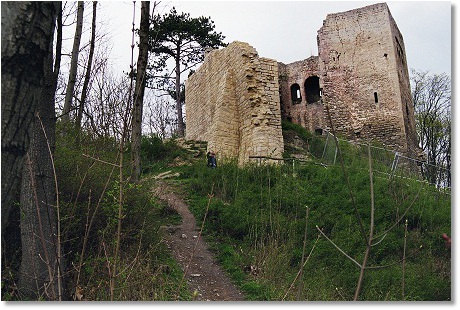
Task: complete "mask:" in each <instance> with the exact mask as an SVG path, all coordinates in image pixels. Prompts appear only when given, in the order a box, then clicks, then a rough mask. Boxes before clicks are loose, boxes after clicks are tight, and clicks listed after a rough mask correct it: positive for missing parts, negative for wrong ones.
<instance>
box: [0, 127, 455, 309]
mask: <svg viewBox="0 0 460 310" xmlns="http://www.w3.org/2000/svg"><path fill="white" fill-rule="evenodd" d="M284 135H285V138H286V137H291V138H292V139H293V141H297V142H296V143H295V145H296V146H295V147H291V148H290V149H289V150H288V152H286V153H285V160H284V161H285V163H286V164H280V165H265V164H258V163H257V162H254V163H253V164H249V165H247V166H245V167H238V166H237V165H236V163H233V162H227V163H223V162H220V161H219V162H218V167H217V168H216V169H210V168H208V167H207V166H206V157H205V144H203V143H198V142H196V143H195V142H187V143H185V142H184V141H180V140H170V141H161V140H160V139H158V138H149V137H145V138H144V139H143V144H142V152H143V153H142V156H143V180H142V182H141V183H139V184H137V185H134V184H129V183H126V184H124V186H123V188H122V192H123V213H122V215H123V217H122V233H121V236H120V238H121V247H120V259H119V260H115V257H116V256H115V250H116V248H115V244H116V243H115V238H116V236H117V234H116V230H117V228H116V223H117V218H118V216H117V210H118V207H119V205H118V204H119V203H118V201H119V193H120V186H119V183H118V182H117V180H118V174H119V170H118V169H114V167H115V166H114V165H111V164H109V163H112V162H116V161H117V153H116V151H115V149H116V148H115V147H114V145H115V141H111V140H101V139H98V138H92V137H89V136H88V137H85V138H84V143H82V145H84V147H76V146H75V144H74V143H73V142H72V141H67V140H65V139H64V138H62V136H60V135H59V134H58V135H57V137H58V141H57V149H56V160H55V162H56V169H57V174H58V180H59V188H60V211H61V227H63V230H62V240H65V242H64V244H63V245H64V252H65V253H66V263H67V267H66V268H67V273H66V277H67V280H68V287H67V290H68V294H69V299H74V300H110V298H111V296H110V295H109V292H110V291H109V288H110V285H111V283H114V297H113V298H114V300H144V301H145V300H149V301H162V300H202V299H209V297H206V296H204V297H203V295H201V297H200V295H199V294H200V293H197V294H195V291H194V290H193V289H192V288H193V285H192V283H191V281H188V280H187V281H184V265H183V264H182V263H181V262H180V261H179V260H178V259H177V256H175V255H174V253H173V252H172V250H171V247H169V248H168V242H167V236H168V227H177V225H181V223H182V221H183V220H184V218H183V217H181V216H180V215H179V214H178V213H177V210H174V208H172V207H171V205H170V204H169V203H168V202H167V201H165V200H164V199H160V198H161V197H160V196H159V195H157V194H155V192H154V188H156V187H157V185H158V184H160V183H162V184H166V185H168V187H169V188H171V189H174V192H173V193H174V195H175V196H176V197H179V198H180V200H181V201H182V203H184V206H188V208H189V210H190V211H191V212H192V213H193V215H194V217H195V219H196V223H195V224H196V227H199V228H200V229H199V231H198V230H195V232H196V234H194V235H193V236H191V237H190V236H188V238H192V240H193V241H194V240H195V238H193V237H194V236H195V235H196V236H198V232H200V231H201V228H202V232H201V237H202V239H203V240H204V241H205V242H206V243H207V247H209V249H210V250H211V251H212V252H213V255H212V256H214V257H215V259H216V260H217V261H218V262H219V265H220V267H219V268H222V269H223V270H225V272H226V273H227V274H228V276H229V277H230V278H231V280H232V282H233V284H234V285H235V286H236V287H237V290H239V291H241V292H242V296H244V298H245V300H306V301H344V300H352V299H353V297H354V295H355V291H356V287H357V284H358V279H359V278H360V270H361V268H360V266H362V265H364V264H363V261H364V256H365V253H366V243H365V240H368V236H369V231H370V227H371V226H370V223H371V218H372V217H371V215H372V214H374V220H373V222H374V226H373V233H372V234H373V238H372V241H373V242H372V243H373V245H374V246H372V247H371V248H370V251H369V253H368V258H367V262H366V264H365V266H366V269H365V270H364V273H363V278H362V279H363V281H362V282H361V289H360V292H359V294H358V298H357V299H358V300H420V301H427V300H435V301H448V300H451V299H452V296H451V250H450V248H449V247H447V246H446V243H445V241H444V240H443V239H442V238H441V236H442V234H443V233H446V234H448V235H450V232H451V209H450V203H451V197H450V193H449V192H447V191H442V190H438V189H436V188H434V187H432V186H430V185H428V184H426V183H425V182H420V181H419V180H416V179H410V178H400V177H393V178H389V177H388V176H386V175H384V174H379V173H377V170H381V169H376V171H375V172H376V173H375V174H374V176H373V184H372V185H373V189H374V191H373V193H374V195H373V200H374V206H375V208H374V210H373V211H372V208H371V205H372V204H371V201H372V199H371V197H372V196H371V191H370V188H371V183H370V174H369V168H368V160H367V159H366V156H365V154H366V152H365V150H363V149H360V148H358V147H355V146H343V148H342V150H341V153H342V154H343V157H344V168H345V169H343V168H342V166H341V165H340V164H339V162H340V161H339V160H337V162H336V164H335V165H333V164H330V163H327V162H326V161H324V160H323V161H321V160H320V159H319V158H318V155H314V154H320V153H326V152H325V151H324V150H325V149H326V148H325V147H324V145H325V141H324V139H323V138H318V137H314V136H312V135H311V134H309V133H307V132H303V131H302V132H299V129H298V128H285V132H284ZM287 145H290V143H287ZM305 146H307V148H308V149H309V152H305V149H304V147H305ZM294 156H296V157H299V159H296V160H294V161H293V160H292V158H294ZM125 160H126V163H125V164H124V165H123V167H124V169H126V171H124V172H123V173H125V174H127V172H128V171H127V169H128V168H127V167H129V163H128V160H129V159H126V158H125ZM344 171H345V173H346V174H344ZM347 179H348V182H347ZM350 189H351V192H350ZM353 201H354V202H355V203H353ZM357 215H358V216H357ZM14 216H15V218H16V219H17V221H19V214H16V215H14ZM189 224H190V223H189ZM165 229H166V230H165ZM173 230H174V229H173ZM363 233H364V234H363ZM15 235H17V232H15V231H14V229H13V231H10V232H9V233H8V234H6V235H5V240H6V242H8V244H9V245H10V247H9V248H8V251H6V252H5V253H6V255H5V256H4V257H3V258H2V262H3V263H4V265H3V266H2V267H3V268H2V299H3V300H17V299H21V297H20V296H17V295H16V294H17V293H16V292H15V289H14V287H15V286H14V283H15V281H16V279H17V271H18V269H17V268H18V262H19V259H18V258H19V257H20V245H19V244H20V240H17V239H13V237H12V236H15ZM364 235H365V236H366V237H364ZM365 238H366V239H365ZM187 240H188V243H187V246H188V247H189V248H188V249H185V252H184V253H187V254H190V251H191V250H190V249H191V246H192V245H193V244H194V243H193V241H192V240H190V239H187ZM198 256H199V257H204V256H203V255H198ZM213 259H214V258H213ZM185 261H186V259H185ZM114 262H117V264H118V270H119V273H117V274H116V275H115V276H113V275H112V274H111V269H110V268H107V267H108V266H112V265H113V263H114ZM301 266H303V268H301ZM197 268H203V266H198V267H197ZM194 274H195V275H196V274H199V273H198V272H196V273H195V272H194ZM189 276H190V273H189ZM112 279H115V281H112ZM195 280H196V281H198V280H199V277H198V278H195ZM184 283H188V285H185V284H184ZM197 283H199V282H197ZM215 289H217V288H215ZM208 292H209V291H208ZM209 293H211V294H213V292H209ZM214 293H215V292H214ZM224 295H225V294H221V293H218V295H217V294H214V295H213V297H212V298H218V296H224ZM223 299H224V298H223ZM214 300H215V299H214Z"/></svg>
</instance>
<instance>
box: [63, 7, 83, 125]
mask: <svg viewBox="0 0 460 310" xmlns="http://www.w3.org/2000/svg"><path fill="white" fill-rule="evenodd" d="M84 9H85V4H84V2H83V1H78V10H77V26H76V28H75V37H74V39H73V47H72V59H71V61H70V70H69V81H68V83H67V89H66V93H65V100H64V110H63V111H62V120H63V121H65V122H69V121H70V115H69V114H70V110H71V109H72V99H73V94H74V90H75V81H76V80H77V72H78V56H79V53H80V42H81V33H82V30H83V11H84Z"/></svg>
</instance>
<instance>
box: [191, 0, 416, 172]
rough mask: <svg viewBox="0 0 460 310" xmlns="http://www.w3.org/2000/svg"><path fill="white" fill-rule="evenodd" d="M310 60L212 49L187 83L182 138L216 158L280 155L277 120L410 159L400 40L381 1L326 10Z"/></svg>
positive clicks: (234, 47) (410, 117) (246, 49)
mask: <svg viewBox="0 0 460 310" xmlns="http://www.w3.org/2000/svg"><path fill="white" fill-rule="evenodd" d="M317 43H318V56H311V57H309V58H307V59H305V60H301V61H296V62H294V63H291V64H283V63H281V62H276V61H275V60H271V59H267V58H262V57H259V55H258V54H257V51H256V50H255V49H254V48H253V47H252V46H250V45H249V44H247V43H243V42H233V43H231V44H229V45H228V46H227V47H225V48H222V49H220V50H214V51H211V52H210V53H209V54H208V55H207V56H206V58H205V61H204V63H203V64H202V65H201V67H200V68H199V69H198V70H197V71H196V72H195V73H194V74H193V75H192V76H191V77H190V78H189V79H188V80H187V81H186V104H185V107H186V116H187V130H186V139H188V140H203V141H207V142H208V149H210V150H211V149H212V150H214V151H217V152H218V154H219V155H220V158H221V159H222V158H237V159H238V162H239V163H240V164H244V163H246V162H248V160H249V157H250V156H272V157H281V155H282V153H283V151H284V144H283V138H282V132H281V119H284V120H288V121H291V122H294V123H297V124H300V125H302V126H304V127H305V128H307V129H308V130H309V131H311V132H316V133H318V134H321V133H322V130H323V129H326V130H330V122H329V120H328V117H327V113H326V107H328V108H329V111H330V113H331V118H332V121H333V125H334V128H335V130H336V132H337V133H338V134H339V135H341V136H344V137H346V138H348V139H351V140H365V141H367V140H376V141H379V142H381V143H383V144H384V145H385V146H387V147H389V148H391V149H393V150H396V151H400V152H402V153H404V154H406V155H410V156H414V155H418V152H419V149H418V147H417V145H418V141H417V134H416V130H415V119H414V110H413V105H412V97H411V90H410V84H409V73H408V69H407V61H406V56H405V49H404V40H403V37H402V35H401V33H400V31H399V29H398V27H397V25H396V23H395V21H394V20H393V17H392V16H391V13H390V11H389V9H388V6H387V5H386V4H385V3H379V4H375V5H370V6H366V7H363V8H359V9H355V10H351V11H347V12H342V13H335V14H328V15H327V16H326V19H325V20H324V21H323V26H322V27H321V28H320V29H319V30H318V37H317Z"/></svg>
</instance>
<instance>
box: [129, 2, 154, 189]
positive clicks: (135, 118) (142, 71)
mask: <svg viewBox="0 0 460 310" xmlns="http://www.w3.org/2000/svg"><path fill="white" fill-rule="evenodd" d="M149 11H150V1H142V5H141V21H140V29H139V56H138V60H137V75H136V88H135V91H134V105H133V115H132V121H131V125H132V137H131V165H132V171H131V181H132V182H138V181H139V179H140V175H141V139H142V114H143V106H144V92H145V80H146V79H145V75H146V69H147V60H148V53H149V41H148V40H149V26H150V12H149Z"/></svg>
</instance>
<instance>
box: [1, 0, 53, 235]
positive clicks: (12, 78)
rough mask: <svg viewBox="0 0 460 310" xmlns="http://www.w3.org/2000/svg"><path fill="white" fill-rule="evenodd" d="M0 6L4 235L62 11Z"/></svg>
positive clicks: (34, 5) (46, 5) (44, 5)
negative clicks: (58, 13) (46, 65)
mask: <svg viewBox="0 0 460 310" xmlns="http://www.w3.org/2000/svg"><path fill="white" fill-rule="evenodd" d="M1 6H2V9H1V10H2V14H1V15H2V23H1V26H2V27H1V28H2V54H1V55H2V97H1V98H2V99H1V101H2V131H1V133H2V235H3V232H4V229H5V227H6V225H7V223H8V216H9V212H10V210H11V207H12V205H13V202H14V200H15V196H16V193H17V191H18V190H19V185H20V177H21V171H22V164H23V160H24V156H25V155H26V153H27V150H28V148H29V144H30V133H29V132H30V125H31V123H32V121H33V116H34V112H35V109H36V106H37V103H38V102H39V99H40V94H41V92H42V88H43V79H44V72H43V68H44V61H45V59H46V58H47V57H48V54H49V52H50V51H49V45H50V42H52V40H53V29H54V22H55V19H56V14H57V11H58V9H57V3H51V2H19V1H5V2H3V1H2V3H1Z"/></svg>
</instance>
